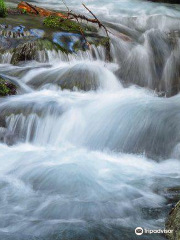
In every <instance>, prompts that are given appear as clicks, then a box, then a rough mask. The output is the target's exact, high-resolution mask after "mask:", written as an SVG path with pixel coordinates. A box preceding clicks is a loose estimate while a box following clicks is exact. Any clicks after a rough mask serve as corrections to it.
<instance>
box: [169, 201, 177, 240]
mask: <svg viewBox="0 0 180 240" xmlns="http://www.w3.org/2000/svg"><path fill="white" fill-rule="evenodd" d="M166 229H167V230H173V232H172V233H168V234H167V235H166V236H167V238H168V239H170V240H179V239H180V201H179V202H178V203H177V205H176V206H175V208H174V209H173V210H172V211H171V212H170V214H169V218H168V221H167V222H166Z"/></svg>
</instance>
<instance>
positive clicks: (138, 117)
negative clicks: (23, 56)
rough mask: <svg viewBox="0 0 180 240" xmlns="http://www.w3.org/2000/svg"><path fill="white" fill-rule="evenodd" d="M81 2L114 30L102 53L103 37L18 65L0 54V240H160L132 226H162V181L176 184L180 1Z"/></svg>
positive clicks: (54, 4)
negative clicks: (10, 92)
mask: <svg viewBox="0 0 180 240" xmlns="http://www.w3.org/2000/svg"><path fill="white" fill-rule="evenodd" d="M9 2H13V3H17V2H18V1H9ZM29 2H31V3H33V4H36V5H40V6H44V7H49V8H56V9H58V8H59V9H62V8H64V9H65V7H64V5H63V4H62V3H61V1H58V0H51V1H47V0H43V1H42V0H41V1H40V0H36V1H29ZM66 2H67V4H68V6H70V7H71V8H72V9H73V11H79V12H81V13H83V14H85V13H87V11H86V10H85V9H83V7H82V6H81V1H77V0H67V1H66ZM83 2H84V3H85V4H86V5H87V6H88V7H89V8H90V9H91V10H92V11H93V13H95V14H96V16H98V17H99V19H101V20H102V21H103V22H104V24H105V25H106V26H107V27H108V28H109V30H110V31H111V32H112V33H113V34H110V37H111V52H110V55H111V61H110V62H107V61H106V57H105V49H104V48H103V47H102V46H99V47H95V46H92V47H91V49H90V50H88V51H86V52H84V51H78V52H77V53H73V54H70V55H69V56H67V55H66V54H64V53H61V52H55V51H49V50H48V51H47V52H46V53H44V52H43V51H41V52H39V53H38V54H39V59H40V61H39V62H36V61H29V62H26V63H24V64H21V65H18V66H13V65H11V64H10V61H11V57H12V56H11V54H10V53H6V54H4V55H3V56H1V64H0V76H3V77H5V78H7V79H10V80H11V81H12V82H13V83H15V84H16V85H17V86H18V94H17V95H16V96H9V97H6V98H1V99H0V122H2V123H3V124H1V125H2V127H0V140H1V141H0V163H1V164H0V239H1V240H105V239H106V240H136V239H142V240H151V239H152V240H163V239H166V237H165V236H164V235H162V234H144V235H142V236H136V234H135V232H134V231H135V228H137V227H142V228H143V229H152V230H155V229H164V228H165V221H166V219H167V216H168V213H169V212H170V210H171V208H172V207H173V206H174V204H175V203H176V200H174V198H173V196H172V195H171V194H169V192H168V189H170V188H175V187H179V183H180V94H179V89H180V87H179V86H180V11H179V10H180V6H178V5H172V4H171V5H170V4H160V3H159V4H157V3H152V2H146V1H138V0H119V1H117V0H113V1H109V0H103V1H97V0H85V1H83ZM87 14H88V13H87ZM101 32H102V33H103V31H101ZM119 33H123V34H125V35H127V36H128V37H129V38H130V41H124V40H123V39H122V38H120V37H119ZM62 81H64V82H65V83H66V81H67V84H71V82H72V83H73V81H76V82H77V81H80V82H81V83H82V84H84V86H85V88H86V87H87V89H86V91H83V90H79V89H77V88H75V87H72V89H71V90H68V89H61V88H60V87H59V84H58V83H60V82H62Z"/></svg>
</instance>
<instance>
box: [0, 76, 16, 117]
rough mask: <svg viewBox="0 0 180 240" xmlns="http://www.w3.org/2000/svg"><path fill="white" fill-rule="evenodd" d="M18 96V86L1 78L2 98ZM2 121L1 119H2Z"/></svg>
mask: <svg viewBox="0 0 180 240" xmlns="http://www.w3.org/2000/svg"><path fill="white" fill-rule="evenodd" d="M15 94H16V86H15V85H14V84H12V83H10V82H8V81H6V80H4V79H2V78H0V97H5V96H8V95H15ZM0 120H1V119H0Z"/></svg>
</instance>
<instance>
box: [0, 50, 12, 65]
mask: <svg viewBox="0 0 180 240" xmlns="http://www.w3.org/2000/svg"><path fill="white" fill-rule="evenodd" d="M11 59H12V53H10V52H6V53H3V54H0V63H1V64H10V63H11Z"/></svg>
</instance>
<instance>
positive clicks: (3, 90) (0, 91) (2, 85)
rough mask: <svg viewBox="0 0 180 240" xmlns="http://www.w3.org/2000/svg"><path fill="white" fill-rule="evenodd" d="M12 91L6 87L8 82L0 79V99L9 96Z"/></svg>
mask: <svg viewBox="0 0 180 240" xmlns="http://www.w3.org/2000/svg"><path fill="white" fill-rule="evenodd" d="M9 93H10V89H9V88H8V86H7V85H6V82H5V81H4V80H3V79H1V78H0V97H4V96H7V95H9Z"/></svg>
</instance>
